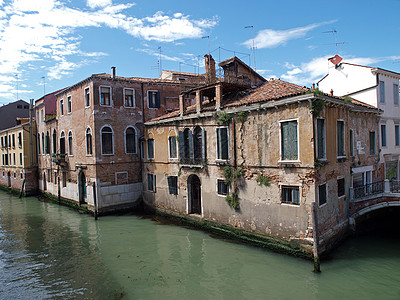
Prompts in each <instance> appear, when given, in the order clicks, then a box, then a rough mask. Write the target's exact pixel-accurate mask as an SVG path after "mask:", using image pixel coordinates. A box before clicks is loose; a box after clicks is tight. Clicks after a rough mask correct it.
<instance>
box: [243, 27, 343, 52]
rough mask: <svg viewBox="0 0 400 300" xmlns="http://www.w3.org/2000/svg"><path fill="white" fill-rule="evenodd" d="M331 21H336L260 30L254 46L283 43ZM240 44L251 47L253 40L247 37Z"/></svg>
mask: <svg viewBox="0 0 400 300" xmlns="http://www.w3.org/2000/svg"><path fill="white" fill-rule="evenodd" d="M333 22H336V21H329V22H322V23H315V24H310V25H307V26H304V27H296V28H292V29H287V30H273V29H264V30H260V31H259V32H258V33H257V35H256V36H255V38H254V46H255V47H256V48H258V49H261V48H274V47H277V46H280V45H285V44H286V43H287V42H288V41H289V40H293V39H298V38H301V37H304V36H306V34H307V33H308V32H309V31H310V30H312V29H314V28H317V27H320V26H322V25H326V24H331V23H333ZM242 44H243V45H245V46H246V47H248V48H251V47H253V40H252V39H249V40H247V41H245V42H244V43H242Z"/></svg>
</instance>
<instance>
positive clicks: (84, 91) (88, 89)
mask: <svg viewBox="0 0 400 300" xmlns="http://www.w3.org/2000/svg"><path fill="white" fill-rule="evenodd" d="M86 91H88V92H87V93H86ZM86 95H89V105H86V104H87V103H86ZM83 98H84V99H85V108H89V107H90V102H91V101H90V87H89V86H88V87H86V88H85V89H84V90H83Z"/></svg>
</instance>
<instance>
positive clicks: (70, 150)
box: [68, 131, 73, 155]
mask: <svg viewBox="0 0 400 300" xmlns="http://www.w3.org/2000/svg"><path fill="white" fill-rule="evenodd" d="M68 154H69V155H73V153H72V131H70V132H68Z"/></svg>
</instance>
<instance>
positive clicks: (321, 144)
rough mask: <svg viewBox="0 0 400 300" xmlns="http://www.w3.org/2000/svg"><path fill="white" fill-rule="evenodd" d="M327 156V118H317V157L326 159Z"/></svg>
mask: <svg viewBox="0 0 400 300" xmlns="http://www.w3.org/2000/svg"><path fill="white" fill-rule="evenodd" d="M325 157H326V153H325V120H324V119H317V158H318V159H324V158H325Z"/></svg>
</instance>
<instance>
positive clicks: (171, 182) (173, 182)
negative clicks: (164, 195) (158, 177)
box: [167, 176, 178, 195]
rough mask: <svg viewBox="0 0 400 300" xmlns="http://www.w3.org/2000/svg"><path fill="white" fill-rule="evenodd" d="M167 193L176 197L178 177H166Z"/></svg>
mask: <svg viewBox="0 0 400 300" xmlns="http://www.w3.org/2000/svg"><path fill="white" fill-rule="evenodd" d="M167 181H168V191H169V194H170V195H178V176H168V177H167Z"/></svg>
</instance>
